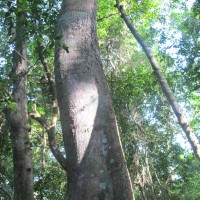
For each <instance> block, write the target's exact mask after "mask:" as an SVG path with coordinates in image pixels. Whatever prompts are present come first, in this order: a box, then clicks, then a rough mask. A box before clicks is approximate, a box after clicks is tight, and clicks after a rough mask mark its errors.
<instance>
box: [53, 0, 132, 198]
mask: <svg viewBox="0 0 200 200" xmlns="http://www.w3.org/2000/svg"><path fill="white" fill-rule="evenodd" d="M56 34H57V35H62V36H63V37H62V38H61V39H60V40H58V41H57V43H56V50H55V76H56V86H57V95H58V103H59V108H60V115H61V123H62V131H63V137H64V143H65V150H66V156H67V168H68V184H69V185H68V186H69V187H68V190H69V191H68V192H69V199H70V200H97V199H98V200H112V199H116V200H130V199H133V192H132V186H131V181H130V177H129V173H128V170H127V167H126V162H125V158H124V154H123V151H122V146H121V142H120V138H119V133H118V130H117V125H116V119H115V114H114V110H113V107H112V102H111V98H110V92H109V89H108V86H107V83H106V79H105V76H104V73H103V70H102V64H101V61H100V57H99V52H98V44H97V36H96V1H95V0H85V1H79V0H73V1H72V0H63V3H62V8H61V12H60V15H59V19H58V23H57V32H56ZM67 47H68V48H67Z"/></svg>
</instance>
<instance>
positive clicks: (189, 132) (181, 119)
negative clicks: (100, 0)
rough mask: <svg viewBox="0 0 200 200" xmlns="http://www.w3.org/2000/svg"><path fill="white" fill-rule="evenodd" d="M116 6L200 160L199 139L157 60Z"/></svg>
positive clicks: (118, 5)
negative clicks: (146, 58) (147, 60)
mask: <svg viewBox="0 0 200 200" xmlns="http://www.w3.org/2000/svg"><path fill="white" fill-rule="evenodd" d="M116 7H117V8H118V10H119V12H120V13H121V17H122V18H123V19H124V21H125V23H126V25H127V27H128V28H129V30H130V31H131V33H132V34H133V35H134V37H135V39H136V40H137V41H138V43H139V44H140V45H141V47H142V49H143V50H144V52H145V53H146V56H147V57H148V59H149V62H150V63H151V66H152V69H153V71H154V74H155V75H156V77H157V79H158V81H159V83H160V86H161V88H162V91H163V93H164V94H165V96H166V97H167V100H168V102H169V104H170V105H171V107H172V109H173V111H174V114H175V115H176V117H177V120H178V123H179V125H180V126H181V128H182V130H183V132H184V133H185V135H186V137H187V138H188V141H189V143H190V145H191V147H192V149H193V152H194V154H195V156H196V157H197V159H198V160H199V161H200V143H199V140H198V138H197V136H196V135H195V133H194V132H193V130H192V128H191V127H190V125H189V123H188V122H187V119H186V117H185V115H184V113H183V111H182V110H181V107H180V106H179V104H178V102H177V100H176V98H175V96H174V94H173V92H172V90H171V88H170V86H169V84H168V82H167V79H166V78H165V76H164V75H163V73H162V71H161V69H160V67H159V64H158V62H157V61H156V58H155V57H154V55H153V53H152V52H151V50H150V49H149V48H148V47H147V45H146V44H145V42H144V40H143V39H142V38H141V37H140V35H139V33H138V32H137V31H136V29H135V28H134V26H133V25H132V24H131V22H130V20H129V19H128V17H127V16H126V14H125V12H124V10H123V7H122V6H121V5H120V3H119V0H116Z"/></svg>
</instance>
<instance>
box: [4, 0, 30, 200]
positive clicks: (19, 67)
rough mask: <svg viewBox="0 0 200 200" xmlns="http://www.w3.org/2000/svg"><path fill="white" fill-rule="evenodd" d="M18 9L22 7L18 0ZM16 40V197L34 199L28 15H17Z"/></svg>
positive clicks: (17, 199)
mask: <svg viewBox="0 0 200 200" xmlns="http://www.w3.org/2000/svg"><path fill="white" fill-rule="evenodd" d="M17 8H21V4H20V1H17ZM16 21H17V22H16V23H17V24H16V43H15V50H14V52H13V70H12V78H13V80H14V82H13V93H12V98H13V102H15V107H14V108H13V109H12V110H8V113H7V114H8V115H7V117H8V121H9V124H10V131H11V137H12V144H13V164H14V200H33V175H32V173H33V168H32V158H31V148H30V142H29V138H28V135H29V126H28V115H27V89H26V82H27V81H26V73H25V72H26V39H25V33H26V28H25V25H24V21H25V14H24V12H23V11H20V12H18V13H17V15H16Z"/></svg>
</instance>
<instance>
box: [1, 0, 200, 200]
mask: <svg viewBox="0 0 200 200" xmlns="http://www.w3.org/2000/svg"><path fill="white" fill-rule="evenodd" d="M21 3H22V5H23V8H24V12H25V13H26V20H27V21H26V26H27V34H26V35H27V44H28V71H27V74H28V97H27V99H28V109H29V112H34V111H35V110H36V111H37V112H38V113H39V114H40V115H42V116H44V117H45V118H46V119H47V120H49V119H50V118H51V113H52V107H51V105H52V98H53V95H52V94H51V92H50V90H49V86H48V77H47V72H46V71H45V69H44V66H43V65H42V63H41V60H40V57H39V52H42V54H43V56H44V57H45V60H46V62H47V63H48V66H49V71H50V74H51V77H52V78H54V75H53V67H54V64H53V63H54V58H53V57H54V41H55V40H56V39H58V37H61V36H56V35H55V34H54V31H55V21H56V18H57V14H58V11H59V8H60V3H61V2H60V1H52V0H50V1H42V0H35V1H30V0H28V1H24V0H21ZM121 4H122V5H123V6H124V9H125V10H126V12H127V14H128V16H129V18H130V19H131V21H132V23H133V24H134V25H135V27H136V28H137V30H138V31H139V32H140V33H141V35H142V37H143V38H144V40H145V41H146V42H147V43H148V45H149V47H151V48H152V50H153V51H154V54H155V55H156V57H157V59H158V60H159V63H160V65H161V66H162V70H163V72H164V74H165V75H166V77H167V79H168V81H169V83H170V86H171V87H172V88H173V91H174V92H175V93H176V94H177V97H178V100H179V102H180V103H181V104H182V105H183V109H184V110H185V111H186V112H187V113H189V115H188V116H189V117H188V118H189V119H190V121H191V125H192V126H193V128H194V130H195V131H198V130H199V126H200V121H199V119H200V116H199V110H200V99H199V98H200V96H199V86H200V83H199V80H200V73H199V27H200V26H199V8H200V7H199V3H198V2H196V3H195V4H194V5H193V7H192V9H189V8H188V6H187V5H186V2H185V1H182V0H179V1H159V0H157V1H149V0H144V1H140V0H139V1H130V0H125V1H121ZM114 5H115V1H114V0H109V1H106V3H105V1H102V0H100V1H99V2H98V15H97V22H98V23H97V29H98V37H99V48H100V52H101V58H102V63H103V66H104V71H105V73H106V77H107V80H108V83H109V86H110V90H111V94H112V99H113V103H114V107H115V112H116V116H117V120H118V125H119V130H120V134H121V138H122V143H123V147H124V152H125V156H126V159H127V164H128V167H129V170H130V173H131V178H132V181H133V184H134V188H135V197H136V199H138V200H140V199H170V200H173V199H174V200H178V199H180V200H182V199H183V200H184V199H187V200H196V199H200V193H199V189H198V188H199V185H200V173H199V171H200V170H199V163H198V162H197V161H196V160H195V158H194V156H193V154H192V153H191V151H190V149H184V148H183V147H182V145H183V143H185V141H177V138H178V137H177V136H179V135H180V132H181V131H180V129H179V127H178V125H177V122H176V120H175V118H174V116H173V114H172V111H171V109H170V108H169V105H168V104H167V101H166V99H165V97H164V96H163V94H162V92H161V89H160V87H159V85H158V83H157V80H156V78H155V76H154V74H153V73H152V71H151V69H150V65H149V63H148V60H147V58H146V57H145V54H144V52H142V50H141V48H140V47H139V46H138V44H137V43H136V41H135V40H134V39H133V38H132V36H131V34H130V33H129V31H128V30H127V28H126V26H125V25H124V22H123V21H122V20H121V18H120V15H119V14H118V12H117V9H116V8H115V7H114ZM0 6H1V8H2V9H1V12H0V18H1V19H2V20H0V21H1V24H0V27H1V30H0V32H1V34H0V42H1V43H0V47H1V50H0V62H1V63H0V91H1V92H0V108H1V110H2V111H1V112H0V150H1V152H0V189H1V188H3V189H5V190H6V191H7V193H8V194H9V195H10V196H12V194H13V173H12V170H13V169H12V168H13V166H12V143H11V138H10V132H9V128H8V124H6V119H5V115H4V112H5V111H6V107H14V106H13V105H14V102H12V99H11V98H10V96H11V95H10V92H11V91H12V81H13V80H12V78H11V77H10V72H11V69H12V51H13V44H14V40H15V23H16V22H15V17H16V15H17V13H19V12H21V10H19V9H17V8H16V5H15V1H1V2H0ZM63 48H64V49H65V50H66V51H68V47H67V46H64V47H63ZM69 51H70V50H69ZM29 124H30V127H31V132H30V139H31V143H32V152H33V153H32V154H33V163H34V191H35V199H61V200H62V199H66V178H65V177H66V174H65V173H64V171H63V170H61V167H60V166H59V164H58V163H57V162H56V160H55V158H54V157H53V155H52V153H51V151H50V149H49V147H48V142H47V135H46V132H45V129H44V127H41V125H39V124H38V123H37V122H36V121H34V120H33V119H29ZM60 129H61V128H60V122H59V121H58V124H57V129H56V138H57V141H58V146H59V147H60V149H61V150H62V151H63V144H62V143H63V141H62V134H61V130H60ZM197 133H199V132H197ZM1 196H2V197H5V198H7V197H6V194H5V193H3V192H2V190H0V197H1Z"/></svg>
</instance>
